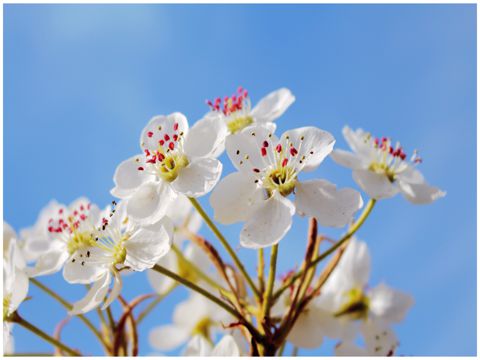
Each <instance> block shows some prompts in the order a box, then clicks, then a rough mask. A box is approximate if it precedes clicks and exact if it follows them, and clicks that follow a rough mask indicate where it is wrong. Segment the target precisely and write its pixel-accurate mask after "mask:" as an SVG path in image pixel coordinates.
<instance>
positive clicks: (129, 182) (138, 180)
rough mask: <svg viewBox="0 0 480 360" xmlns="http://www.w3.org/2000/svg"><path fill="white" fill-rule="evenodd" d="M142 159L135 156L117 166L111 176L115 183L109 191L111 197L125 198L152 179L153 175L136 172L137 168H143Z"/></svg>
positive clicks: (141, 156) (140, 155)
mask: <svg viewBox="0 0 480 360" xmlns="http://www.w3.org/2000/svg"><path fill="white" fill-rule="evenodd" d="M144 157H145V156H144V155H142V154H139V155H135V156H132V157H131V158H129V159H127V160H125V161H123V162H121V163H120V165H118V166H117V168H116V169H115V174H114V175H113V181H114V182H115V188H113V189H112V191H111V192H112V195H113V196H117V197H119V198H125V197H127V196H129V195H131V194H132V193H133V192H134V191H135V189H137V188H138V187H139V186H141V185H142V184H143V183H145V182H147V181H149V180H152V179H153V175H149V174H148V173H146V172H145V171H140V170H138V168H139V167H143V168H145V163H144Z"/></svg>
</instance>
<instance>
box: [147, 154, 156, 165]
mask: <svg viewBox="0 0 480 360" xmlns="http://www.w3.org/2000/svg"><path fill="white" fill-rule="evenodd" d="M156 162H157V157H156V156H155V155H153V156H152V158H151V159H148V160H147V163H149V164H155V163H156Z"/></svg>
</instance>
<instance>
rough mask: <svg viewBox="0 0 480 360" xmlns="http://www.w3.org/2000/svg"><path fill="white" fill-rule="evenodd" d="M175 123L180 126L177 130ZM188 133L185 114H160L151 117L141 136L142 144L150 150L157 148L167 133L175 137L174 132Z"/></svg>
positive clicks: (185, 134)
mask: <svg viewBox="0 0 480 360" xmlns="http://www.w3.org/2000/svg"><path fill="white" fill-rule="evenodd" d="M175 124H177V126H178V128H177V130H175ZM182 132H183V134H184V136H187V134H188V122H187V118H186V117H185V115H183V114H181V113H178V112H177V113H172V114H170V115H158V116H154V117H153V118H151V119H150V121H149V122H148V124H147V126H145V128H144V129H143V131H142V134H141V136H140V146H141V147H142V148H148V149H150V150H157V148H158V142H159V140H162V139H164V136H165V134H168V135H169V136H170V137H173V134H174V133H178V134H180V133H182Z"/></svg>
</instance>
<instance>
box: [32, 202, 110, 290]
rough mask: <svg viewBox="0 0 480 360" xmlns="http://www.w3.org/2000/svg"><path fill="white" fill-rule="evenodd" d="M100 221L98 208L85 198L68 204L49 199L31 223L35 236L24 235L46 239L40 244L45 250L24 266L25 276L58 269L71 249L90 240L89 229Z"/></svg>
mask: <svg viewBox="0 0 480 360" xmlns="http://www.w3.org/2000/svg"><path fill="white" fill-rule="evenodd" d="M101 223H102V214H101V211H100V209H99V208H98V207H97V206H96V205H95V204H92V203H90V201H89V200H88V199H86V198H79V199H77V200H75V201H74V202H73V203H72V204H71V205H70V206H68V207H67V206H65V205H63V204H59V203H57V202H51V203H50V204H49V205H48V207H47V208H45V209H44V210H43V211H42V216H41V217H40V218H39V221H38V222H37V225H35V228H36V229H37V230H36V231H35V232H34V233H35V239H33V238H32V239H30V238H26V239H25V241H26V243H29V242H30V241H36V242H38V244H42V243H46V242H49V243H50V244H49V245H48V246H47V245H45V246H43V247H44V249H45V252H44V253H43V254H42V255H39V256H37V259H36V262H35V265H34V267H33V268H30V269H28V272H29V276H31V277H34V276H40V275H49V274H53V273H55V272H57V271H59V270H60V269H62V267H63V265H64V264H65V262H66V261H67V260H68V259H69V258H71V257H72V255H73V254H74V253H75V251H77V250H78V249H81V248H86V247H88V246H90V245H91V244H92V242H94V240H93V235H92V232H93V230H94V229H95V228H96V227H97V226H100V225H101ZM41 228H43V229H44V230H40V229H41ZM67 281H68V279H67Z"/></svg>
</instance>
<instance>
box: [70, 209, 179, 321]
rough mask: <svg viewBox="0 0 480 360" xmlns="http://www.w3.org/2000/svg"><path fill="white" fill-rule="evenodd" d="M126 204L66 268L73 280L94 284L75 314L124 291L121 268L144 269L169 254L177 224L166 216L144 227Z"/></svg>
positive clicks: (74, 281) (106, 220)
mask: <svg viewBox="0 0 480 360" xmlns="http://www.w3.org/2000/svg"><path fill="white" fill-rule="evenodd" d="M125 207H126V206H125V203H123V202H121V203H119V204H118V206H117V207H116V208H114V209H113V210H111V212H110V214H109V215H108V218H106V219H105V220H104V221H103V223H102V225H101V226H99V227H98V228H97V229H92V232H91V234H92V238H93V241H92V243H91V245H90V246H88V247H82V248H79V249H77V250H76V251H75V252H74V254H73V255H72V256H71V258H70V259H69V261H68V262H67V263H66V264H65V267H64V277H65V278H66V279H67V281H69V282H70V283H80V284H89V283H94V284H93V285H92V287H91V288H90V290H89V291H88V293H87V294H86V296H85V297H84V298H83V299H81V300H80V301H78V302H76V303H75V304H73V309H72V310H71V312H70V313H71V314H80V313H85V312H88V311H90V310H92V309H93V308H95V307H97V306H99V305H100V304H101V303H102V302H104V299H105V297H106V295H107V293H108V290H109V288H110V284H111V282H112V281H113V288H112V291H111V292H110V295H109V296H108V298H107V300H105V302H104V303H103V306H102V309H104V308H106V307H107V306H109V305H110V304H111V302H112V301H113V300H115V299H116V297H117V296H118V295H119V294H120V291H121V289H122V279H121V276H120V270H122V269H123V268H125V269H130V270H133V271H144V270H146V269H149V268H151V267H153V266H154V265H155V263H156V262H157V261H159V260H160V258H162V257H163V256H165V255H166V254H167V253H168V252H169V250H170V248H171V245H172V243H173V224H172V223H171V221H170V219H169V218H167V217H164V218H163V219H161V220H160V221H158V222H157V223H155V224H153V225H149V226H145V227H141V226H139V225H137V224H135V223H133V222H132V221H131V219H129V218H128V217H127V214H126V210H125Z"/></svg>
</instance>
